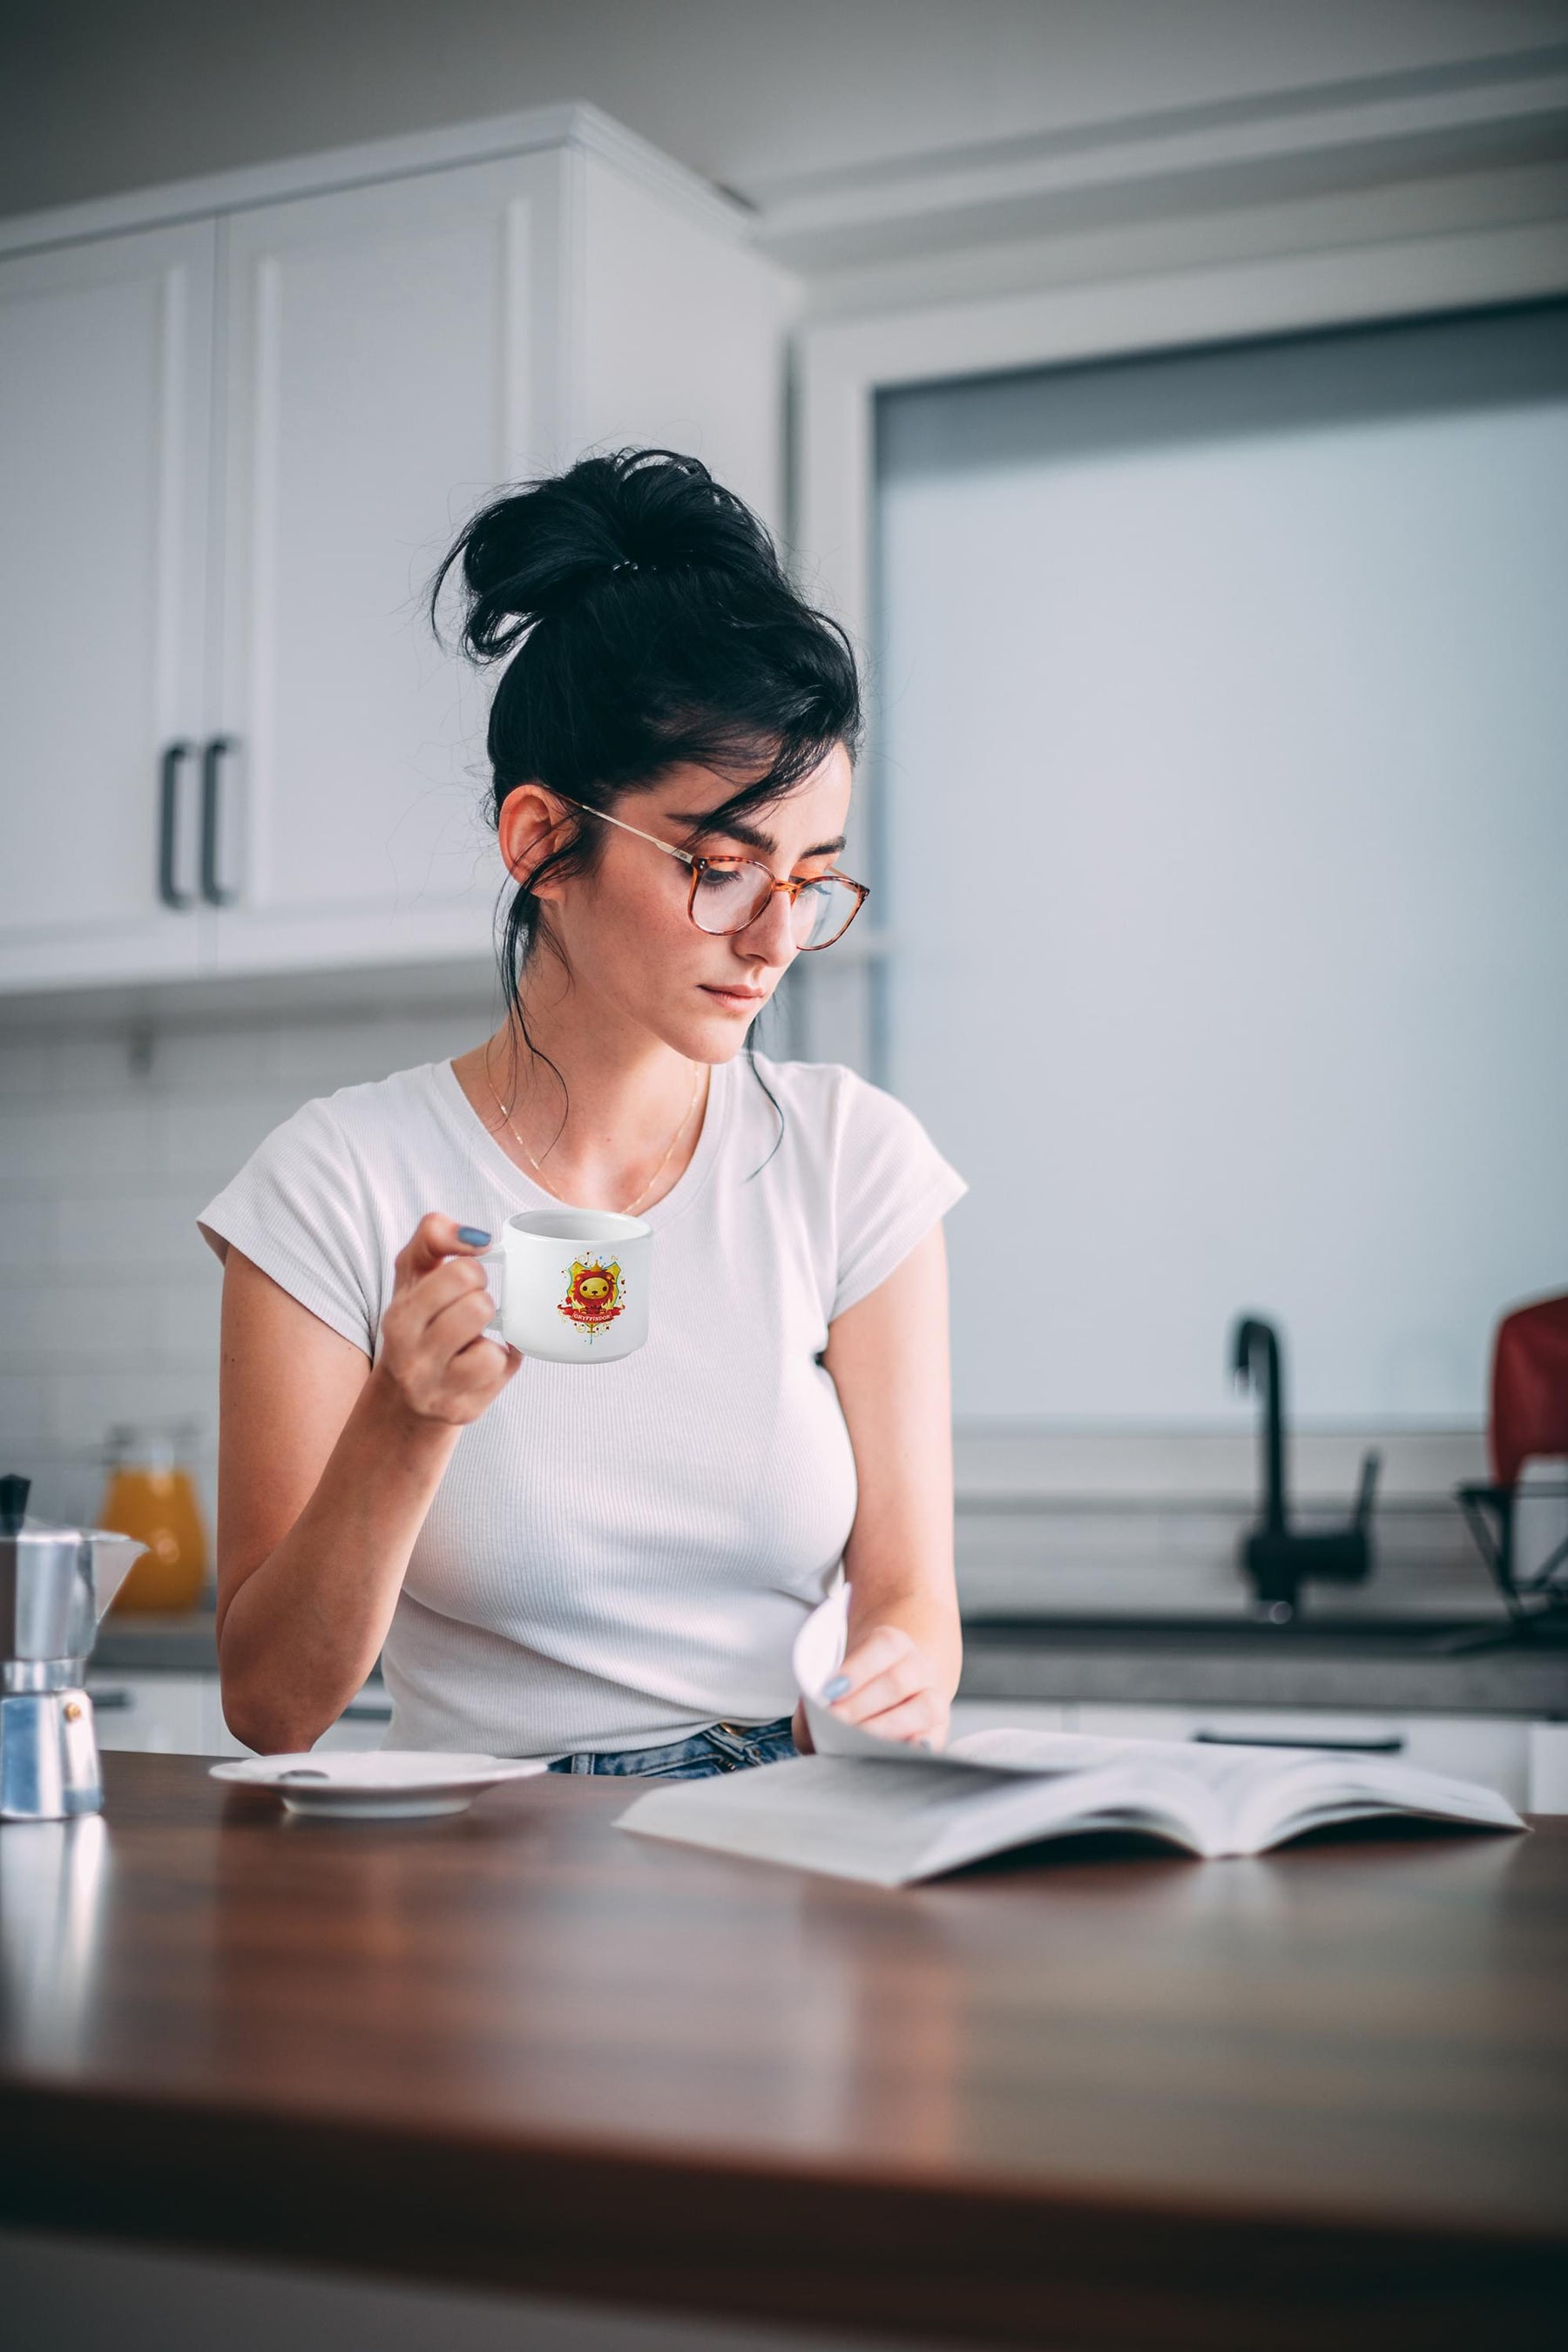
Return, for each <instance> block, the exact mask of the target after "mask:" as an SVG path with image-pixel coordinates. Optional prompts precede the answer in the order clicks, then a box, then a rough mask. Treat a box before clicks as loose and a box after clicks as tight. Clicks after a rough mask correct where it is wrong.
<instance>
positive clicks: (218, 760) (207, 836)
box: [202, 735, 238, 907]
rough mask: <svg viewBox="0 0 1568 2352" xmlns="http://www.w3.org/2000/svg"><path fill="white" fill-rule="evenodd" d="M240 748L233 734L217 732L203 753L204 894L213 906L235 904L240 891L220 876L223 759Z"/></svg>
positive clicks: (230, 905) (210, 905)
mask: <svg viewBox="0 0 1568 2352" xmlns="http://www.w3.org/2000/svg"><path fill="white" fill-rule="evenodd" d="M235 748H236V745H235V740H234V737H233V736H232V735H215V736H214V737H213V738H212V740H210V742H209V743H208V744H207V746H206V749H205V751H203V753H202V897H203V898H205V900H206V902H207V905H208V906H209V907H232V906H233V904H234V902H235V899H236V898H237V896H238V893H237V891H234V890H226V889H225V888H224V887H223V884H222V883H221V882H220V881H219V880H218V878H217V821H218V803H219V801H220V799H221V797H222V793H223V760H224V754H225V752H226V751H234V750H235Z"/></svg>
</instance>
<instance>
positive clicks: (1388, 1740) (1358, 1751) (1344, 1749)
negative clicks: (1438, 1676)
mask: <svg viewBox="0 0 1568 2352" xmlns="http://www.w3.org/2000/svg"><path fill="white" fill-rule="evenodd" d="M1192 1736H1193V1738H1194V1739H1195V1740H1197V1741H1198V1742H1200V1743H1201V1745H1202V1746H1204V1747H1205V1748H1321V1749H1322V1751H1323V1753H1324V1754H1325V1755H1326V1756H1403V1754H1404V1753H1405V1738H1404V1734H1403V1733H1402V1732H1392V1733H1388V1734H1385V1735H1384V1737H1383V1738H1375V1737H1373V1738H1366V1739H1282V1738H1280V1737H1279V1734H1278V1733H1270V1734H1269V1736H1268V1738H1266V1739H1257V1738H1253V1737H1252V1736H1251V1734H1250V1733H1248V1732H1245V1731H1194V1733H1193V1735H1192Z"/></svg>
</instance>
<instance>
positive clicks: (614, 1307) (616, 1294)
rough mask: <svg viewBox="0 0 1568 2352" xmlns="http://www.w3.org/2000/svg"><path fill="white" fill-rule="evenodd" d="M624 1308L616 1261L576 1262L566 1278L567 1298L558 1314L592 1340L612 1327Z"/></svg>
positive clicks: (589, 1259)
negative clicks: (597, 1332)
mask: <svg viewBox="0 0 1568 2352" xmlns="http://www.w3.org/2000/svg"><path fill="white" fill-rule="evenodd" d="M624 1306H625V1302H624V1301H623V1299H622V1297H621V1269H620V1264H619V1261H618V1260H617V1259H616V1258H611V1259H610V1260H609V1262H608V1264H607V1265H606V1264H605V1263H603V1262H602V1261H601V1260H599V1259H598V1258H588V1259H584V1258H580V1257H579V1258H574V1259H573V1261H572V1265H571V1266H570V1268H569V1270H568V1271H567V1276H566V1296H565V1297H564V1298H563V1299H562V1300H561V1302H560V1305H559V1306H558V1307H557V1308H556V1313H557V1314H559V1315H563V1316H564V1317H565V1318H566V1320H567V1322H568V1323H575V1324H576V1325H577V1327H578V1328H579V1330H586V1331H587V1332H588V1333H589V1334H590V1336H592V1334H593V1333H594V1332H595V1331H596V1330H602V1329H603V1328H604V1326H605V1324H606V1323H613V1322H614V1321H615V1319H616V1316H617V1315H619V1314H621V1313H622V1312H623V1311H624Z"/></svg>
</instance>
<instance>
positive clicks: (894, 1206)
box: [829, 1070, 969, 1321]
mask: <svg viewBox="0 0 1568 2352" xmlns="http://www.w3.org/2000/svg"><path fill="white" fill-rule="evenodd" d="M842 1084H843V1089H844V1091H843V1096H842V1101H841V1118H840V1128H839V1144H838V1160H837V1234H838V1279H837V1288H836V1289H835V1292H834V1298H833V1315H842V1314H843V1313H844V1311H845V1309H846V1308H847V1307H853V1306H854V1305H855V1304H856V1303H857V1301H858V1300H859V1299H862V1298H865V1297H868V1295H869V1294H870V1293H871V1292H872V1291H873V1290H875V1289H876V1287H877V1285H878V1284H879V1282H884V1281H885V1280H886V1279H887V1277H888V1276H889V1274H891V1273H892V1271H893V1268H894V1267H895V1266H896V1265H900V1264H901V1263H902V1262H903V1260H904V1259H905V1258H906V1257H907V1256H908V1255H909V1254H910V1250H912V1249H913V1247H914V1245H915V1244H916V1243H917V1242H918V1241H920V1240H921V1238H922V1237H923V1235H924V1234H927V1233H929V1232H930V1230H931V1226H932V1225H934V1224H935V1223H936V1222H937V1220H938V1219H939V1218H940V1217H944V1216H945V1215H946V1214H947V1212H948V1211H949V1209H951V1208H952V1205H953V1203H954V1202H956V1201H960V1200H962V1199H963V1195H964V1193H965V1192H968V1190H969V1186H968V1184H967V1182H966V1181H965V1180H964V1178H963V1177H962V1176H961V1175H960V1174H959V1172H958V1171H957V1169H956V1168H953V1167H952V1166H951V1165H950V1164H949V1162H948V1161H947V1160H944V1159H943V1158H942V1154H941V1152H940V1151H939V1150H937V1148H936V1146H935V1144H934V1143H933V1142H932V1141H931V1138H930V1136H929V1135H928V1134H927V1133H926V1131H925V1129H924V1128H923V1127H922V1126H921V1123H920V1120H919V1119H918V1118H916V1117H915V1115H914V1113H913V1111H911V1110H909V1109H907V1108H905V1106H904V1105H903V1104H902V1103H901V1102H899V1101H898V1100H897V1099H896V1098H895V1097H893V1096H892V1095H889V1094H886V1093H884V1092H883V1090H882V1088H881V1087H874V1086H871V1085H870V1084H869V1083H868V1081H867V1080H866V1079H864V1078H862V1077H859V1076H857V1074H856V1073H855V1072H854V1071H852V1070H845V1071H844V1073H843V1080H842ZM831 1319H832V1317H830V1318H829V1320H830V1321H831Z"/></svg>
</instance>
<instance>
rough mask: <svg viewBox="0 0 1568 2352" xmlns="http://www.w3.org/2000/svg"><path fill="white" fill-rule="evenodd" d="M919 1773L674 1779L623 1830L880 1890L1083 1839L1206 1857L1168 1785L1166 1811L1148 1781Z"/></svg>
mask: <svg viewBox="0 0 1568 2352" xmlns="http://www.w3.org/2000/svg"><path fill="white" fill-rule="evenodd" d="M879 1744H884V1745H885V1743H879ZM924 1763H925V1766H926V1769H923V1770H921V1771H919V1772H910V1771H907V1770H905V1769H902V1768H901V1766H900V1763H899V1761H898V1760H897V1759H896V1758H890V1757H889V1756H887V1755H883V1756H882V1757H880V1758H879V1759H873V1760H869V1761H868V1760H867V1759H863V1758H858V1757H855V1758H851V1757H846V1756H802V1757H797V1758H795V1759H792V1760H790V1761H788V1762H786V1763H783V1764H770V1765H767V1766H766V1767H764V1768H763V1769H761V1770H759V1771H755V1772H744V1773H736V1774H734V1775H732V1776H731V1775H725V1776H724V1777H722V1778H714V1779H709V1780H679V1781H671V1782H669V1783H668V1784H667V1785H666V1786H665V1787H663V1788H657V1789H650V1790H648V1792H647V1795H646V1796H642V1797H638V1798H637V1800H636V1801H635V1802H634V1803H633V1804H631V1805H629V1806H628V1807H627V1809H626V1811H625V1812H624V1813H622V1814H620V1815H619V1816H618V1817H617V1826H618V1827H619V1828H621V1829H627V1830H633V1831H636V1832H637V1833H638V1834H640V1835H642V1836H645V1837H663V1838H671V1839H674V1840H676V1841H678V1842H679V1843H683V1844H689V1845H700V1846H710V1847H713V1848H716V1849H717V1850H719V1851H720V1852H721V1853H739V1854H747V1855H750V1856H752V1857H753V1858H754V1859H756V1860H758V1861H764V1862H782V1863H789V1864H795V1866H796V1867H797V1868H799V1869H803V1870H820V1871H826V1873H827V1874H829V1875H830V1876H833V1877H837V1878H858V1879H864V1880H868V1881H869V1882H870V1883H871V1884H873V1885H882V1886H898V1885H905V1884H906V1883H907V1882H908V1881H910V1879H914V1878H927V1877H931V1875H933V1874H935V1873H937V1872H939V1871H944V1870H953V1869H956V1868H957V1867H958V1866H959V1865H960V1864H963V1863H965V1862H973V1861H976V1860H978V1859H979V1858H980V1857H981V1856H982V1855H984V1854H990V1853H1002V1852H1004V1851H1005V1849H1006V1848H1007V1847H1009V1846H1016V1845H1025V1844H1027V1843H1030V1842H1031V1841H1033V1840H1034V1839H1037V1838H1044V1837H1058V1836H1065V1835H1068V1834H1071V1833H1073V1832H1079V1831H1084V1830H1096V1829H1131V1830H1140V1831H1144V1832H1149V1833H1152V1834H1153V1835H1155V1836H1161V1837H1164V1838H1167V1839H1169V1840H1170V1841H1171V1842H1172V1843H1175V1844H1178V1845H1182V1846H1184V1847H1186V1848H1187V1849H1188V1850H1189V1851H1191V1852H1194V1853H1197V1852H1200V1851H1202V1850H1203V1841H1202V1839H1201V1837H1200V1836H1199V1835H1198V1834H1196V1833H1194V1829H1193V1826H1192V1825H1191V1823H1190V1822H1188V1821H1187V1819H1186V1817H1185V1812H1184V1807H1183V1805H1182V1801H1181V1790H1179V1788H1176V1787H1174V1786H1172V1787H1171V1788H1170V1790H1169V1791H1168V1793H1169V1795H1170V1796H1171V1798H1172V1800H1173V1802H1172V1805H1171V1807H1170V1808H1167V1807H1165V1806H1163V1805H1162V1804H1161V1802H1160V1801H1159V1793H1158V1791H1157V1790H1151V1789H1150V1788H1149V1787H1148V1785H1147V1784H1146V1783H1145V1782H1144V1781H1143V1780H1142V1779H1139V1780H1132V1779H1131V1778H1130V1777H1129V1776H1128V1775H1127V1774H1126V1773H1124V1772H1121V1771H1120V1770H1117V1769H1111V1770H1110V1771H1106V1772H1097V1773H1075V1774H1071V1775H1067V1774H1062V1775H1058V1776H1052V1777H1040V1776H1037V1775H1033V1774H1030V1775H1021V1774H1019V1773H1017V1772H987V1771H986V1770H984V1768H982V1767H980V1766H977V1765H973V1764H972V1765H967V1766H964V1765H957V1766H954V1765H944V1764H943V1763H942V1761H941V1760H940V1759H933V1758H930V1757H928V1758H926V1759H924Z"/></svg>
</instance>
